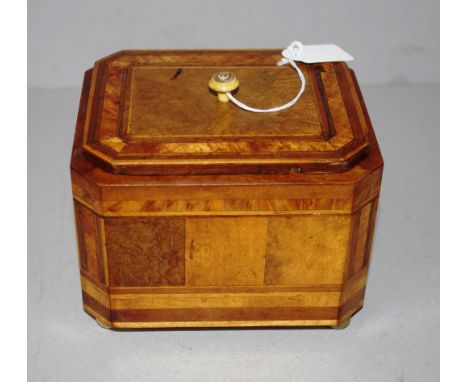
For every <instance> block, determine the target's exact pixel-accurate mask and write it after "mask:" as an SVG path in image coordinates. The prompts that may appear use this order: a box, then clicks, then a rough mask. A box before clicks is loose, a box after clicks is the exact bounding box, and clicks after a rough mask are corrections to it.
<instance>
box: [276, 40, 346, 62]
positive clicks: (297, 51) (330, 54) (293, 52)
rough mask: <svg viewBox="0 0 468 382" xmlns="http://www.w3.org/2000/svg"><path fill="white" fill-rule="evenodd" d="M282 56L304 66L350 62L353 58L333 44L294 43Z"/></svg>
mask: <svg viewBox="0 0 468 382" xmlns="http://www.w3.org/2000/svg"><path fill="white" fill-rule="evenodd" d="M282 55H283V57H284V58H287V59H290V60H294V61H302V62H305V63H306V64H312V63H317V62H334V61H352V60H353V57H352V56H351V55H350V54H348V53H347V52H345V51H344V50H343V49H341V48H340V47H339V46H338V45H335V44H321V45H302V44H301V43H300V42H299V41H294V42H292V43H291V45H289V46H288V47H287V48H286V49H285V50H283V52H282Z"/></svg>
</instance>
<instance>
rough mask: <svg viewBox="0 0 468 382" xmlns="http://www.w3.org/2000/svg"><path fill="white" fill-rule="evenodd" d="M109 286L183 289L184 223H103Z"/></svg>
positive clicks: (122, 220) (145, 220) (143, 220)
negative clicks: (178, 287) (162, 286)
mask: <svg viewBox="0 0 468 382" xmlns="http://www.w3.org/2000/svg"><path fill="white" fill-rule="evenodd" d="M105 232H106V242H107V256H108V261H109V275H110V285H111V286H160V285H183V284H184V279H185V270H184V268H185V263H184V220H183V219H170V218H152V217H139V218H115V219H113V218H110V219H106V220H105Z"/></svg>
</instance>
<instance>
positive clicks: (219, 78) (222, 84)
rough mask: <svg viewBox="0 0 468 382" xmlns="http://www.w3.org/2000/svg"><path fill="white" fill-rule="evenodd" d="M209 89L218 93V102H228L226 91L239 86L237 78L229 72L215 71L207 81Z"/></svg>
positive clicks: (228, 91)
mask: <svg viewBox="0 0 468 382" xmlns="http://www.w3.org/2000/svg"><path fill="white" fill-rule="evenodd" d="M208 86H209V87H210V89H212V90H214V91H215V92H217V93H218V101H219V102H229V98H228V97H227V95H226V93H230V92H232V91H233V90H236V89H237V88H238V87H239V80H238V79H237V77H236V75H235V74H234V73H231V72H217V73H215V74H213V76H212V77H211V79H210V81H209V82H208Z"/></svg>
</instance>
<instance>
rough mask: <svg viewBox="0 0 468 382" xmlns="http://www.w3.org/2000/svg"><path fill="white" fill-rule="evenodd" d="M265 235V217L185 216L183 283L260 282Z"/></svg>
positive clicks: (257, 283)
mask: <svg viewBox="0 0 468 382" xmlns="http://www.w3.org/2000/svg"><path fill="white" fill-rule="evenodd" d="M266 234H267V220H266V218H260V217H249V218H235V217H234V218H232V217H231V218H195V219H187V221H186V254H187V255H186V280H187V286H194V285H198V286H202V285H220V286H221V285H262V284H263V271H264V267H265V256H264V254H265V245H266Z"/></svg>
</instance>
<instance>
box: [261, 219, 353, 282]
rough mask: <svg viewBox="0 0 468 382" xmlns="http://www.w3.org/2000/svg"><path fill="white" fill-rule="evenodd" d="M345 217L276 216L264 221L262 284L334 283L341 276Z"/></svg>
mask: <svg viewBox="0 0 468 382" xmlns="http://www.w3.org/2000/svg"><path fill="white" fill-rule="evenodd" d="M349 229H350V219H349V217H347V216H304V217H303V216H296V217H276V218H271V219H269V221H268V244H267V255H266V267H265V283H266V284H274V285H278V284H280V285H281V284H282V285H288V284H289V285H314V284H338V283H340V282H341V280H342V278H343V272H344V266H345V261H346V256H347V252H346V249H347V244H348V237H349Z"/></svg>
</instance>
